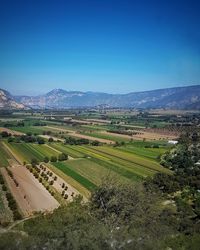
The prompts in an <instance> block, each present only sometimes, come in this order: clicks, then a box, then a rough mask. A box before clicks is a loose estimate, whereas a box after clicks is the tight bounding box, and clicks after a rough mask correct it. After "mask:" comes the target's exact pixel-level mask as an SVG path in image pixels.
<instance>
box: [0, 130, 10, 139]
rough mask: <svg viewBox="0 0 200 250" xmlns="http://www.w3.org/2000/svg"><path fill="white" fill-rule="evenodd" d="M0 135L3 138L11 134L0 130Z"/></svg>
mask: <svg viewBox="0 0 200 250" xmlns="http://www.w3.org/2000/svg"><path fill="white" fill-rule="evenodd" d="M1 136H2V137H3V138H5V137H9V136H11V134H9V133H8V132H7V131H2V132H1Z"/></svg>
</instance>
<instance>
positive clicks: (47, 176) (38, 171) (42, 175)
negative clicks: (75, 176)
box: [26, 160, 74, 199]
mask: <svg viewBox="0 0 200 250" xmlns="http://www.w3.org/2000/svg"><path fill="white" fill-rule="evenodd" d="M26 168H27V169H28V170H29V171H30V172H31V173H32V174H33V176H34V177H35V178H36V179H38V181H39V182H40V183H41V184H42V185H43V186H44V187H45V188H46V189H47V191H49V193H50V194H51V195H52V196H54V195H55V192H54V190H53V189H52V188H51V186H53V185H54V182H55V181H57V178H58V177H57V176H56V175H55V174H54V173H53V172H52V171H50V170H48V169H47V168H46V167H45V166H44V165H43V164H39V163H38V162H37V161H36V160H32V164H31V165H30V164H29V165H28V164H27V165H26ZM61 187H62V192H61V196H62V197H63V198H64V199H68V194H67V193H66V192H67V190H68V186H67V185H66V184H65V183H62V186H61ZM71 196H72V197H74V192H72V193H71Z"/></svg>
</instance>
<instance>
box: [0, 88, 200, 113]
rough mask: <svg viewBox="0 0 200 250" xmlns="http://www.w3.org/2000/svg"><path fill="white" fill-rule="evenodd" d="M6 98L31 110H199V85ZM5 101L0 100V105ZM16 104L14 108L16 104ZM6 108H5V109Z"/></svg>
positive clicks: (51, 93)
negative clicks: (82, 108) (112, 92)
mask: <svg viewBox="0 0 200 250" xmlns="http://www.w3.org/2000/svg"><path fill="white" fill-rule="evenodd" d="M4 92H5V93H7V95H8V97H9V98H10V99H11V100H15V102H16V103H17V104H18V105H20V104H19V103H22V105H23V106H28V107H31V108H57V109H63V108H70V107H77V108H78V107H95V106H99V105H105V106H107V107H134V108H169V109H170V108H172V109H173V108H178V109H199V103H200V85H195V86H187V87H176V88H167V89H157V90H151V91H143V92H132V93H128V94H107V93H99V92H81V91H66V90H63V89H54V90H52V91H50V92H48V93H46V94H44V95H39V96H14V97H12V96H11V95H10V94H9V93H8V92H7V91H4ZM2 102H4V101H3V100H2V99H0V105H1V107H2V105H3V107H4V106H5V105H4V104H2ZM17 104H16V105H17ZM5 107H6V106H5Z"/></svg>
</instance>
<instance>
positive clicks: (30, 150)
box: [7, 143, 59, 163]
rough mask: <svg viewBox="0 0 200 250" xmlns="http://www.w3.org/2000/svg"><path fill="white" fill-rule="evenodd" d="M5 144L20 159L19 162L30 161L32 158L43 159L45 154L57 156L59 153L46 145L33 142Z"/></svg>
mask: <svg viewBox="0 0 200 250" xmlns="http://www.w3.org/2000/svg"><path fill="white" fill-rule="evenodd" d="M7 145H8V146H9V148H10V149H11V150H12V151H13V152H14V154H16V155H17V156H18V157H19V158H20V159H21V162H23V161H26V162H29V163H30V162H31V160H32V159H34V158H35V159H38V160H39V161H43V159H44V157H45V156H49V157H50V156H52V155H54V156H58V154H59V153H58V152H56V151H54V150H53V149H51V148H49V147H47V146H46V145H38V144H33V143H7Z"/></svg>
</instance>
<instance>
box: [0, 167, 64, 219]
mask: <svg viewBox="0 0 200 250" xmlns="http://www.w3.org/2000/svg"><path fill="white" fill-rule="evenodd" d="M10 170H11V171H12V173H13V176H14V178H15V179H16V180H17V182H18V183H19V187H16V185H15V183H14V181H13V180H12V179H11V178H10V176H9V175H8V174H7V172H6V170H5V169H2V173H3V175H4V177H5V179H6V182H7V183H8V186H9V189H10V190H11V192H12V194H13V196H14V198H15V200H16V201H17V204H18V206H19V208H20V210H21V211H22V213H23V214H24V216H30V215H32V214H33V213H34V212H39V211H42V212H48V211H52V210H54V209H55V208H57V207H58V206H59V203H58V202H57V201H56V200H55V198H54V197H53V196H51V195H50V193H49V192H48V191H47V190H46V189H45V188H44V186H43V185H42V184H41V183H40V182H39V181H38V180H37V179H36V178H35V177H34V176H33V175H32V174H31V173H30V172H29V171H28V170H27V169H26V168H25V167H23V166H15V167H11V168H10Z"/></svg>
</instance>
